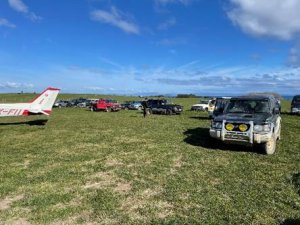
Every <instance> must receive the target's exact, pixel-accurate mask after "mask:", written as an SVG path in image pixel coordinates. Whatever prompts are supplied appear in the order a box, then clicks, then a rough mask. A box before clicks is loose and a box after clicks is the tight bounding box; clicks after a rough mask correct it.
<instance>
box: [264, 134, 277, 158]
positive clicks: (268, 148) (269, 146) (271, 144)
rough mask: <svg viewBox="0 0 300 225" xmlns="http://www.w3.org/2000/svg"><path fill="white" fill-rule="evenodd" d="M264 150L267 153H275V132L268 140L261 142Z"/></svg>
mask: <svg viewBox="0 0 300 225" xmlns="http://www.w3.org/2000/svg"><path fill="white" fill-rule="evenodd" d="M261 147H262V150H263V151H264V153H265V154H267V155H273V154H274V152H275V150H276V137H275V135H274V134H273V135H272V138H271V139H270V140H269V141H268V142H266V143H263V144H261Z"/></svg>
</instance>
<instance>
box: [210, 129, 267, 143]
mask: <svg viewBox="0 0 300 225" xmlns="http://www.w3.org/2000/svg"><path fill="white" fill-rule="evenodd" d="M209 135H210V136H211V137H212V138H215V139H218V140H221V141H224V142H234V143H240V144H243V143H244V144H247V143H248V144H260V143H265V142H268V141H269V140H271V139H272V132H269V133H250V134H247V132H227V131H224V130H218V129H213V128H210V130H209Z"/></svg>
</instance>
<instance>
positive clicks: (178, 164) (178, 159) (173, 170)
mask: <svg viewBox="0 0 300 225" xmlns="http://www.w3.org/2000/svg"><path fill="white" fill-rule="evenodd" d="M181 166H182V156H181V155H180V156H178V157H176V158H175V159H174V160H173V163H172V167H171V169H170V174H174V173H176V171H177V170H178V169H179V168H180V167H181Z"/></svg>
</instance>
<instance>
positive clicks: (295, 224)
mask: <svg viewBox="0 0 300 225" xmlns="http://www.w3.org/2000/svg"><path fill="white" fill-rule="evenodd" d="M299 224H300V219H286V220H285V221H283V222H282V223H280V225H299Z"/></svg>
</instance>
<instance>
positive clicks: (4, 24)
mask: <svg viewBox="0 0 300 225" xmlns="http://www.w3.org/2000/svg"><path fill="white" fill-rule="evenodd" d="M1 26H2V27H9V28H15V27H16V25H15V24H13V23H11V22H9V21H8V20H7V19H4V18H0V27H1Z"/></svg>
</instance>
